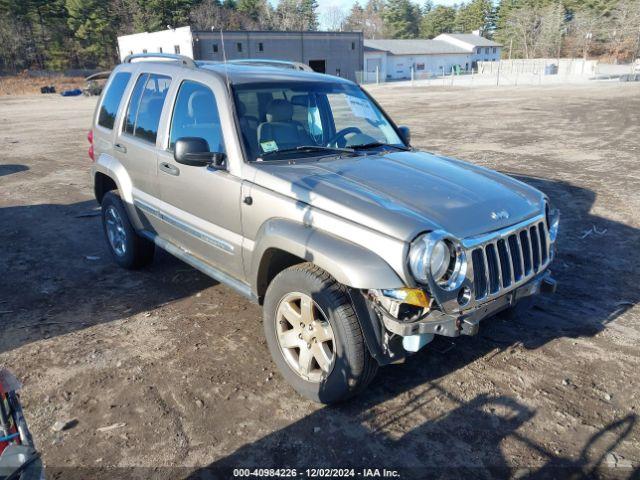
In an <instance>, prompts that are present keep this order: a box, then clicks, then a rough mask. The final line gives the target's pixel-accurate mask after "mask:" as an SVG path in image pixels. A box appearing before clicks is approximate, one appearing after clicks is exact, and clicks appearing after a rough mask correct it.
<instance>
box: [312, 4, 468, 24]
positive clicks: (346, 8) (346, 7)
mask: <svg viewBox="0 0 640 480" xmlns="http://www.w3.org/2000/svg"><path fill="white" fill-rule="evenodd" d="M413 2H414V3H416V4H418V5H420V6H422V4H423V3H424V0H413ZM462 2H463V0H434V2H433V4H434V5H446V6H449V7H450V6H452V5H453V4H454V3H462ZM354 3H355V0H318V15H319V17H320V30H323V29H324V28H325V27H326V25H325V20H324V18H323V17H324V15H323V14H324V13H325V12H326V11H327V9H329V8H331V7H333V6H337V7H340V8H341V9H342V10H344V11H346V12H348V11H349V9H351V6H352V5H353V4H354ZM364 3H366V0H360V4H361V5H362V4H364Z"/></svg>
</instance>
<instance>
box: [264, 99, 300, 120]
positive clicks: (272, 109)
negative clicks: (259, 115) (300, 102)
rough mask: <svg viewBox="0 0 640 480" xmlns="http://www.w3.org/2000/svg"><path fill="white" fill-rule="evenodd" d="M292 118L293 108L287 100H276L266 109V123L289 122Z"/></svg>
mask: <svg viewBox="0 0 640 480" xmlns="http://www.w3.org/2000/svg"><path fill="white" fill-rule="evenodd" d="M291 117H293V106H292V105H291V103H290V102H288V101H287V100H283V99H281V98H276V99H274V100H271V102H269V106H268V107H267V114H266V118H267V122H290V121H291Z"/></svg>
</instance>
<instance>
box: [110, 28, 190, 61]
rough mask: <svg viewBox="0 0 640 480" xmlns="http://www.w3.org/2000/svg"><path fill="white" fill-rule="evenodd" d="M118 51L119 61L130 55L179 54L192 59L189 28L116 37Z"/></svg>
mask: <svg viewBox="0 0 640 480" xmlns="http://www.w3.org/2000/svg"><path fill="white" fill-rule="evenodd" d="M118 50H119V53H120V60H121V61H122V60H124V58H125V57H126V56H127V55H131V54H132V53H179V54H181V55H186V56H187V57H191V58H193V35H192V33H191V27H181V28H173V29H167V30H162V31H159V32H143V33H134V34H133V35H123V36H121V37H118Z"/></svg>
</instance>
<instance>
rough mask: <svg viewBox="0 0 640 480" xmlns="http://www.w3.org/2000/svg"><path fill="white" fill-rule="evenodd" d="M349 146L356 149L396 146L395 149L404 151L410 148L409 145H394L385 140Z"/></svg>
mask: <svg viewBox="0 0 640 480" xmlns="http://www.w3.org/2000/svg"><path fill="white" fill-rule="evenodd" d="M349 147H350V148H352V149H354V150H366V149H368V148H376V147H389V148H395V149H398V150H404V151H407V150H409V148H408V147H404V146H400V145H393V144H392V143H383V142H370V143H363V144H361V145H349Z"/></svg>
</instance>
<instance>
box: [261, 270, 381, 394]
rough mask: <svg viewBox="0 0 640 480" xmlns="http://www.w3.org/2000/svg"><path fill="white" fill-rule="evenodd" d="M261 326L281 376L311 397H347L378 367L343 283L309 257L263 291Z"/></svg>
mask: <svg viewBox="0 0 640 480" xmlns="http://www.w3.org/2000/svg"><path fill="white" fill-rule="evenodd" d="M264 329H265V335H266V339H267V344H268V346H269V350H270V352H271V356H272V357H273V360H274V362H275V363H276V365H277V367H278V369H279V370H280V373H281V374H282V376H283V377H284V378H285V380H287V382H289V383H290V384H291V385H292V386H293V388H294V389H295V390H296V391H297V392H298V393H299V394H300V395H302V396H304V397H306V398H308V399H310V400H313V401H315V402H320V403H325V404H330V403H337V402H340V401H342V400H345V399H347V398H349V397H352V396H353V395H355V394H357V393H359V392H360V391H362V390H364V388H366V387H367V385H369V383H370V382H371V381H372V380H373V378H374V376H375V374H376V372H377V369H378V365H377V363H376V361H375V360H374V359H373V357H371V355H370V354H369V350H368V349H367V346H366V344H365V341H364V337H363V334H362V329H361V327H360V323H359V321H358V318H357V317H356V313H355V311H354V307H353V305H352V303H351V300H350V298H349V295H348V293H347V289H346V287H345V286H344V285H341V284H340V283H338V282H337V281H336V280H335V279H334V278H333V277H331V276H330V275H329V274H328V273H327V272H325V271H324V270H322V269H321V268H319V267H317V266H315V265H313V264H311V263H303V264H300V265H294V266H293V267H290V268H287V269H286V270H283V271H282V272H280V273H279V274H278V275H277V276H276V277H275V278H274V279H273V281H272V282H271V284H270V285H269V288H268V289H267V293H266V295H265V302H264Z"/></svg>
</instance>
